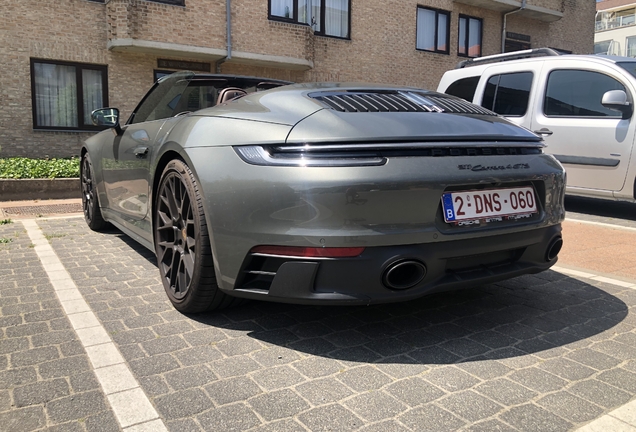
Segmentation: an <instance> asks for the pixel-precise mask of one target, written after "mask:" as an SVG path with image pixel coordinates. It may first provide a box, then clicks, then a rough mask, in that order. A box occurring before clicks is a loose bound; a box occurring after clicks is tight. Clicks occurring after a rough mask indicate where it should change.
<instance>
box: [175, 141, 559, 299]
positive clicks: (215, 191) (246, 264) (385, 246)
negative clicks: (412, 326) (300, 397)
mask: <svg viewBox="0 0 636 432" xmlns="http://www.w3.org/2000/svg"><path fill="white" fill-rule="evenodd" d="M187 157H188V158H189V160H188V161H187V162H188V164H189V166H190V167H191V168H193V170H194V171H195V175H196V176H197V178H198V179H199V183H200V187H201V188H202V190H203V192H204V193H203V201H204V203H203V204H204V206H205V213H206V219H207V226H208V230H209V233H210V237H211V240H212V241H211V243H212V254H213V256H214V260H215V272H216V277H217V281H218V284H219V287H220V289H221V290H223V291H224V292H226V293H228V294H230V295H234V296H241V297H249V298H259V299H263V300H273V301H288V302H296V303H329V304H351V303H354V304H368V303H373V302H390V301H400V300H407V299H410V298H416V297H419V296H422V295H424V294H428V293H431V292H436V291H440V290H446V289H456V288H462V287H468V286H470V285H477V284H482V283H488V282H493V281H497V280H502V279H506V278H510V277H514V276H517V275H521V274H525V273H533V272H535V273H536V272H539V271H542V270H545V269H547V268H549V267H550V265H552V264H553V263H550V262H546V260H545V258H544V256H545V252H546V249H547V247H548V244H549V242H550V241H551V240H552V239H553V238H554V237H555V236H556V235H559V233H560V230H561V228H560V222H561V221H562V220H563V217H564V209H563V196H564V189H565V174H564V171H563V168H562V167H561V166H560V164H559V163H558V162H557V161H556V160H555V159H554V158H553V157H552V156H549V155H544V154H541V155H524V156H521V155H514V156H513V155H507V156H478V157H475V156H458V157H438V158H433V157H393V158H389V160H388V163H387V164H386V165H384V166H370V167H320V168H318V167H271V166H254V165H248V164H247V163H245V162H243V160H241V159H240V158H239V157H238V155H237V154H236V152H235V151H234V150H233V149H232V148H231V147H211V148H204V147H201V148H190V149H188V153H187ZM468 164H472V166H485V167H492V166H494V168H496V169H478V170H467V169H464V168H463V167H464V166H466V165H468ZM519 166H523V167H524V169H516V167H519ZM511 167H512V168H511ZM528 185H532V186H533V187H534V189H535V191H536V193H537V202H538V206H539V212H538V213H536V214H535V215H534V216H532V217H531V218H529V219H521V220H509V221H503V222H496V223H492V224H486V225H484V226H455V225H451V224H448V223H445V222H444V218H443V214H442V209H441V196H442V194H443V193H444V192H445V191H457V190H473V189H480V188H486V189H487V188H502V187H512V186H528ZM262 245H272V246H297V247H328V248H333V247H364V248H366V249H365V251H364V253H363V254H362V255H360V256H359V257H356V258H348V259H321V260H318V259H311V260H307V259H302V260H301V259H289V260H285V259H282V260H281V259H278V258H273V259H271V260H268V262H266V263H261V262H260V261H263V259H262V257H260V258H259V257H258V256H254V255H251V254H250V251H251V250H252V249H253V248H254V247H256V246H262ZM506 254H509V255H510V257H508V258H506ZM476 255H483V257H480V258H476V257H475V256H476ZM462 257H471V258H470V262H472V263H477V264H479V263H480V262H482V261H483V265H484V266H485V267H483V268H481V269H477V270H474V271H467V269H465V268H463V267H462V265H461V262H462V261H465V260H464V259H463V258H462ZM401 259H413V260H417V261H421V262H423V263H424V264H425V266H426V268H427V275H426V277H425V278H424V279H423V280H422V281H421V283H419V284H417V286H415V287H413V288H410V289H407V290H404V291H396V290H390V289H388V288H386V287H385V286H384V285H383V284H382V275H383V273H384V271H385V270H386V268H387V267H388V266H390V265H391V264H392V263H394V262H396V261H399V260H401ZM259 260H260V261H259ZM480 260H482V261H480ZM274 261H275V262H274ZM504 261H505V262H504ZM259 266H265V267H266V268H264V269H263V268H261V267H259ZM458 270H461V271H458ZM468 270H472V269H468ZM250 272H252V273H250ZM272 273H274V274H272ZM246 274H263V276H264V277H263V278H261V279H262V280H258V279H254V278H252V279H251V280H250V279H249V278H246ZM265 276H267V277H265ZM265 279H268V280H267V281H265Z"/></svg>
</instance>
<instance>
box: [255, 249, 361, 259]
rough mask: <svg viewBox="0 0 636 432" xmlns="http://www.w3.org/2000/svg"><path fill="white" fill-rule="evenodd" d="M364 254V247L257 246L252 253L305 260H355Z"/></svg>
mask: <svg viewBox="0 0 636 432" xmlns="http://www.w3.org/2000/svg"><path fill="white" fill-rule="evenodd" d="M362 252H364V248H363V247H298V246H256V247H254V248H252V250H251V251H250V253H254V254H265V255H281V256H294V257H303V258H353V257H357V256H359V255H361V254H362Z"/></svg>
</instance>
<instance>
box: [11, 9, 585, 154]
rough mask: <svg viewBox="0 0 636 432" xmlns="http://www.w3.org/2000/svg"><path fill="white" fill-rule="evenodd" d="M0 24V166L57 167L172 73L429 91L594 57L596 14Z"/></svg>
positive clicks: (87, 15)
mask: <svg viewBox="0 0 636 432" xmlns="http://www.w3.org/2000/svg"><path fill="white" fill-rule="evenodd" d="M228 5H229V6H230V8H229V9H230V12H231V13H230V19H229V23H228V20H227V19H226V17H227V6H228ZM0 10H2V15H3V20H2V22H0V56H1V59H2V60H1V61H0V104H1V106H2V107H3V109H2V111H1V112H0V138H1V139H0V157H9V156H30V157H44V156H51V157H54V156H57V157H59V156H70V155H74V154H77V152H78V150H79V148H80V145H81V142H82V140H84V139H85V138H86V137H88V136H90V134H92V133H94V130H91V128H92V126H89V123H90V121H89V116H90V111H91V110H92V109H94V108H96V107H99V106H103V105H109V106H115V107H118V108H120V110H121V112H122V118H127V117H128V115H129V114H130V112H131V111H132V109H134V106H135V104H136V103H137V102H138V101H139V99H140V97H141V96H142V95H143V94H144V93H145V92H146V91H147V90H148V89H149V88H150V86H151V85H152V83H153V80H155V79H156V78H157V77H158V76H161V75H162V74H164V73H167V72H170V71H176V70H180V69H190V70H200V71H211V72H214V71H220V72H221V73H231V74H242V75H256V76H264V77H270V78H279V79H286V80H291V81H296V82H301V81H365V82H383V83H393V84H404V85H412V86H417V87H424V88H431V89H434V88H435V87H436V86H437V82H438V80H439V79H440V77H441V75H442V74H443V72H444V71H446V70H448V69H450V68H453V67H454V66H455V65H456V64H457V62H458V61H460V60H462V58H465V57H467V56H479V55H488V54H495V53H498V52H501V51H502V50H503V49H505V50H507V51H510V50H516V49H522V48H527V47H533V48H535V47H542V46H550V47H554V48H559V49H563V50H567V51H572V52H575V53H588V52H591V51H592V47H593V38H594V13H595V4H594V2H593V1H592V0H522V1H518V0H419V1H418V0H401V1H397V0H392V1H386V0H152V1H150V0H56V1H47V2H43V1H42V0H20V1H10V0H0ZM228 24H229V25H228ZM504 27H505V29H504ZM228 31H229V35H230V37H229V38H228ZM504 34H505V37H503V38H502V36H503V35H504ZM502 39H503V41H502Z"/></svg>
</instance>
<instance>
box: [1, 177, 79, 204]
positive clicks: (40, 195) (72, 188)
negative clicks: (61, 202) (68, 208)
mask: <svg viewBox="0 0 636 432" xmlns="http://www.w3.org/2000/svg"><path fill="white" fill-rule="evenodd" d="M81 196H82V194H81V192H80V187H79V178H63V179H18V180H16V179H0V201H23V200H36V199H68V198H81Z"/></svg>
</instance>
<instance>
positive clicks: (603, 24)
mask: <svg viewBox="0 0 636 432" xmlns="http://www.w3.org/2000/svg"><path fill="white" fill-rule="evenodd" d="M634 24H636V14H634V15H624V16H620V17H616V18H612V19H603V20H601V21H596V31H602V30H609V29H614V28H619V27H627V26H630V25H634Z"/></svg>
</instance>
